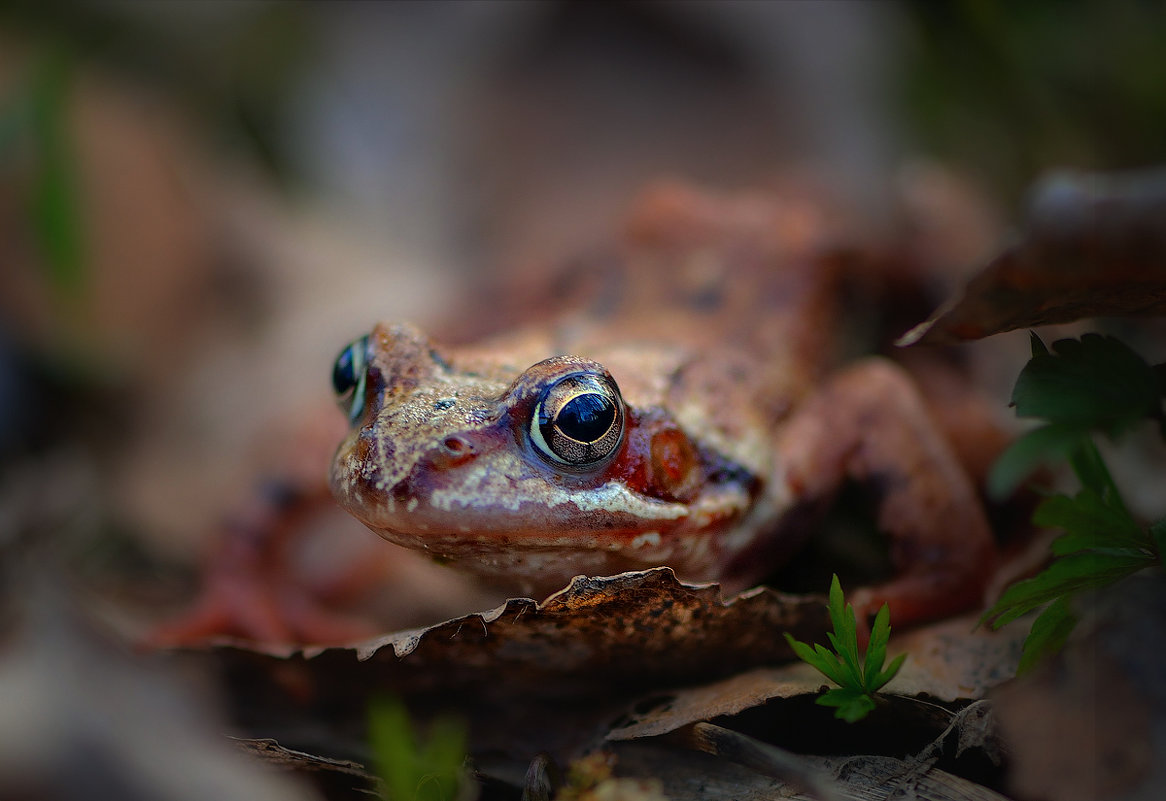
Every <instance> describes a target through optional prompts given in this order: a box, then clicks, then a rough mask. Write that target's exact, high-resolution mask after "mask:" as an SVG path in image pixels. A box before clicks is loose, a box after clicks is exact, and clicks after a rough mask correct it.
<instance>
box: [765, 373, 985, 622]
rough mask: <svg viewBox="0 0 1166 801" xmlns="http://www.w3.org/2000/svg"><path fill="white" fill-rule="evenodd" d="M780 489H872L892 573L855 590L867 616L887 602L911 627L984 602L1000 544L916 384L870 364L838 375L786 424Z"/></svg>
mask: <svg viewBox="0 0 1166 801" xmlns="http://www.w3.org/2000/svg"><path fill="white" fill-rule="evenodd" d="M777 447H778V453H779V454H781V465H782V468H781V474H780V475H779V476H778V477H777V481H778V482H781V484H780V485H779V486H780V487H781V490H783V491H785V492H788V493H789V494H790V496H791V497H794V498H798V499H801V501H802V502H811V503H812V502H814V501H815V500H820V499H826V498H830V497H832V496H833V494H834V493H835V492H836V490H837V489H838V488H839V487H840V486H841V484H842V483H843V481H844V480H846V479H847V478H849V479H851V480H853V481H855V482H857V483H858V484H859V485H861V486H863V487H866V488H869V489H871V490H873V491H874V493H875V494H876V496H877V521H876V522H877V525H878V527H879V529H880V530H881V531H883V532H885V533H886V534H887V535H888V537H889V539H890V557H891V562H892V564H893V566H894V570H895V576H894V578H892V579H891V580H890V581H888V582H887V583H885V584H882V585H879V586H873V587H864V588H860V589H858V590H857V591H855V592H853V593H851V594H850V600H851V602H852V603H853V604H854V606H855V611H856V612H857V613H858V614H859V615H860V618H861V617H864V616H865V617H869V616H870V615H873V613H874V612H876V611H878V609H879V607H881V606H882V604H883V603H887V604H889V606H890V612H891V619H892V620H893V621H895V622H897V623H900V624H905V623H912V622H918V621H923V620H928V619H934V618H940V617H944V616H947V615H951V614H954V613H957V612H961V611H964V610H966V609H969V608H971V607H973V606H976V605H978V604H979V603H981V601H982V600H983V598H982V596H983V594H984V589H985V586H986V585H987V582H988V580H989V579H990V577H991V573H992V569H993V566H994V564H995V560H996V546H995V542H994V539H993V536H992V532H991V529H990V528H989V525H988V521H987V518H986V516H985V513H984V509H983V507H982V505H981V503H980V500H979V498H978V496H977V493H976V491H975V488H974V487H973V485H972V482H971V480H970V479H969V478H968V476H967V474H966V472H965V470H964V468H963V466H962V465H961V464H960V462H959V460H958V459H957V458H956V456H955V454H954V453H953V451H952V449H951V447H950V446H949V445H948V443H947V441H946V440H945V439H944V437H943V435H942V434H941V433H940V430H939V428H938V427H937V426H936V425H935V423H934V422H933V421H932V419H931V417H930V416H929V414H928V412H927V408H926V405H925V403H924V401H923V398H922V397H921V396H920V393H919V391H918V389H917V388H916V387H915V385H914V383H913V382H912V380H911V378H910V377H909V376H908V375H907V374H906V373H905V372H904V371H903V370H902V369H900V368H898V367H896V366H895V365H893V364H892V363H890V362H887V361H884V360H881V359H869V360H865V361H862V362H859V363H856V364H855V365H853V366H851V367H849V368H848V369H846V370H844V371H842V372H840V373H838V374H837V375H835V376H834V377H833V378H831V379H830V380H829V381H828V382H826V384H825V385H824V386H823V387H822V388H821V389H820V390H818V391H817V392H815V393H814V394H813V395H811V396H810V397H809V398H808V399H807V400H806V402H805V403H804V404H802V405H801V406H800V407H799V408H798V409H797V411H796V412H795V413H794V415H793V416H792V417H791V418H790V419H789V420H788V421H787V423H786V424H785V426H784V427H783V430H782V432H781V434H780V436H779V441H778V444H777Z"/></svg>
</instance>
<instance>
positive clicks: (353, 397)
mask: <svg viewBox="0 0 1166 801" xmlns="http://www.w3.org/2000/svg"><path fill="white" fill-rule="evenodd" d="M367 367H368V337H367V336H363V337H361V338H360V339H357V340H354V341H353V342H350V343H349V344H348V346H347V347H346V348H345V349H344V350H342V351H340V355H339V356H337V357H336V363H335V364H333V365H332V389H333V390H334V391H335V392H336V399H337V400H338V401H339V402H340V408H341V409H343V410H344V413H345V414H347V415H348V422H349V423H355V422H356V421H357V420H359V419H360V416H361V415H362V414H364V386H365V379H366V376H367V375H368V370H367V369H366V368H367Z"/></svg>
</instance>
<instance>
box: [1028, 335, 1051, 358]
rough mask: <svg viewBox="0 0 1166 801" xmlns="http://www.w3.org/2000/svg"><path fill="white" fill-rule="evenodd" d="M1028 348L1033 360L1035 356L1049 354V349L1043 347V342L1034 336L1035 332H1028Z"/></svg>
mask: <svg viewBox="0 0 1166 801" xmlns="http://www.w3.org/2000/svg"><path fill="white" fill-rule="evenodd" d="M1028 346H1029V348H1030V349H1031V351H1032V355H1033V357H1034V358H1035V357H1037V356H1047V355H1048V353H1049V349H1048V348H1046V347H1045V343H1044V341H1043V340H1042V339H1041V338H1040V337H1038V336H1037V335H1036V332H1035V331H1029V332H1028Z"/></svg>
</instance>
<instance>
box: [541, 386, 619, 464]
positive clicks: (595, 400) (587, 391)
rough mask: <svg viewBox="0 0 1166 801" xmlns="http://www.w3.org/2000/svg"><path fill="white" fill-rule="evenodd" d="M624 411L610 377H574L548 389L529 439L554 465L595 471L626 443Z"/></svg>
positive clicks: (544, 392) (545, 391) (616, 388)
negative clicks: (624, 437) (587, 468)
mask: <svg viewBox="0 0 1166 801" xmlns="http://www.w3.org/2000/svg"><path fill="white" fill-rule="evenodd" d="M623 431H624V407H623V400H622V399H621V398H620V395H619V388H618V387H617V386H616V385H615V382H614V381H612V380H611V379H610V378H609V377H607V376H604V375H597V374H594V373H575V374H572V375H568V376H565V377H563V378H560V379H559V380H558V381H556V382H555V383H554V384H551V385H550V386H549V387H547V388H546V389H545V390H544V391H543V393H542V395H541V396H540V397H539V400H538V403H537V404H536V405H535V408H534V414H533V415H532V416H531V421H530V439H531V442H533V443H534V446H535V448H536V449H537V450H538V452H539V453H540V454H541V455H542V456H544V457H545V458H547V459H549V460H550V461H552V462H555V463H556V464H561V465H567V466H569V467H578V468H586V467H596V466H598V465H600V464H602V463H603V462H605V461H607V460H608V459H610V458H611V457H612V456H614V455H615V452H616V451H617V450H619V446H620V443H621V442H622V441H623Z"/></svg>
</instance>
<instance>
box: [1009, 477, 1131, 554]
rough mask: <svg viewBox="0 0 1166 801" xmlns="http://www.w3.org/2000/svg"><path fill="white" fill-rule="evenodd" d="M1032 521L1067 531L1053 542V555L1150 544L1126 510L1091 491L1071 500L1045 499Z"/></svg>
mask: <svg viewBox="0 0 1166 801" xmlns="http://www.w3.org/2000/svg"><path fill="white" fill-rule="evenodd" d="M1032 522H1033V523H1035V524H1036V525H1038V526H1042V527H1045V528H1060V529H1064V530H1065V531H1066V532H1067V535H1066V536H1065V537H1061V538H1060V539H1058V540H1057V542H1056V543H1054V546H1053V553H1055V554H1058V555H1061V554H1066V553H1071V552H1072V551H1079V550H1084V549H1085V548H1106V547H1122V546H1124V547H1129V548H1141V547H1145V546H1146V545H1148V541H1147V539H1146V535H1145V534H1144V533H1143V532H1142V529H1141V527H1140V526H1139V525H1138V524H1137V523H1136V522H1134V519H1133V518H1132V517H1130V516H1129V513H1128V512H1126V511H1125V509H1124V508H1115V507H1113V506H1111V505H1108V504H1106V502H1105V501H1104V500H1103V499H1102V497H1101V496H1100V495H1098V494H1097V493H1096V492H1094V491H1093V490H1090V489H1083V490H1081V491H1080V492H1078V493H1077V494H1076V495H1075V496H1074V497H1072V498H1070V497H1069V496H1068V495H1053V496H1051V497H1048V498H1045V499H1044V500H1043V501H1041V503H1040V505H1039V506H1037V508H1036V510H1035V511H1034V512H1033V515H1032Z"/></svg>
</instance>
